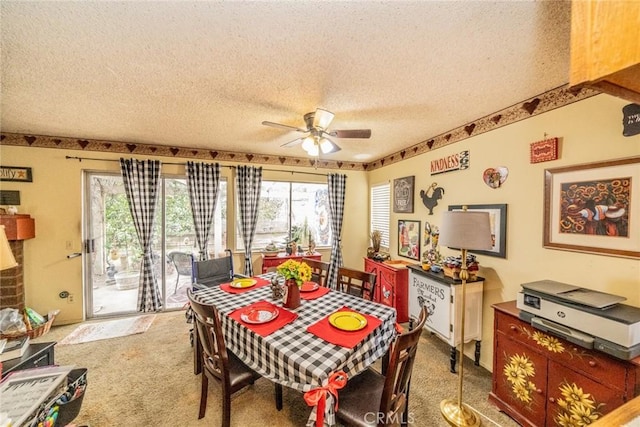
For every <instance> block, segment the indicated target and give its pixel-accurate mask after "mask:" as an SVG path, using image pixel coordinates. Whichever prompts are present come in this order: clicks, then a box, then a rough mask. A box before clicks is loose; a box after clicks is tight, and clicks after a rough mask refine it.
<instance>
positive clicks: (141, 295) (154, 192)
mask: <svg viewBox="0 0 640 427" xmlns="http://www.w3.org/2000/svg"><path fill="white" fill-rule="evenodd" d="M120 169H121V171H122V180H123V181H124V190H125V193H126V195H127V201H128V202H129V210H130V211H131V216H132V217H133V224H134V226H135V228H136V233H137V235H138V240H139V241H140V247H141V248H142V251H143V254H142V265H141V266H140V273H141V274H140V284H139V286H138V311H157V310H159V309H160V308H161V307H162V301H160V289H158V282H157V281H156V277H155V275H154V272H153V255H152V252H151V242H152V236H153V224H154V221H155V215H156V206H157V204H158V195H159V192H160V161H159V160H135V159H122V158H121V159H120Z"/></svg>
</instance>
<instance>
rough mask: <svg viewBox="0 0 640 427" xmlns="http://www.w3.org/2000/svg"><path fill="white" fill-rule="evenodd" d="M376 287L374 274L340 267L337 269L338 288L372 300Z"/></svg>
mask: <svg viewBox="0 0 640 427" xmlns="http://www.w3.org/2000/svg"><path fill="white" fill-rule="evenodd" d="M375 288H376V274H375V273H368V272H366V271H360V270H354V269H351V268H346V267H340V268H339V269H338V290H340V291H342V292H346V293H348V294H351V295H356V296H359V297H360V298H364V299H367V300H369V301H373V297H374V293H375Z"/></svg>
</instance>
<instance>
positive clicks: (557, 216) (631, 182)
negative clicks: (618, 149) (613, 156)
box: [543, 157, 640, 258]
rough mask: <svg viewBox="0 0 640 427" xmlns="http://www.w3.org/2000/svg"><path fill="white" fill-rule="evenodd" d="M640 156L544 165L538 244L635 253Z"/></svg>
mask: <svg viewBox="0 0 640 427" xmlns="http://www.w3.org/2000/svg"><path fill="white" fill-rule="evenodd" d="M639 166H640V157H629V158H625V159H618V160H609V161H604V162H596V163H588V164H582V165H575V166H566V167H561V168H554V169H546V170H545V171H544V173H545V177H544V180H545V181H544V238H543V246H544V247H545V248H549V249H560V250H566V251H574V252H586V253H593V254H601V255H610V256H619V257H626V258H640V167H639Z"/></svg>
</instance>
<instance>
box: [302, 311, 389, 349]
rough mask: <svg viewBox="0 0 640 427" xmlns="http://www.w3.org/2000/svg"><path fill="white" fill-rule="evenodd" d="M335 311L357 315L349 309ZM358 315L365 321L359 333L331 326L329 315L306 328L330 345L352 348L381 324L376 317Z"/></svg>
mask: <svg viewBox="0 0 640 427" xmlns="http://www.w3.org/2000/svg"><path fill="white" fill-rule="evenodd" d="M337 311H353V312H354V313H358V312H357V311H355V310H351V309H350V308H349V307H342V308H341V309H340V310H337ZM331 314H333V313H331ZM359 314H361V315H362V316H364V318H365V319H367V326H365V327H364V328H362V329H360V330H359V331H343V330H341V329H338V328H336V327H334V326H332V325H331V324H330V323H329V316H330V315H329V316H327V317H325V318H324V319H322V320H319V321H318V322H316V323H314V324H313V325H311V326H309V327H308V328H307V331H308V332H311V333H312V334H314V335H315V336H317V337H320V338H322V339H323V340H325V341H328V342H330V343H332V344H337V345H341V346H342V347H347V348H353V347H355V346H356V345H358V343H360V341H362V340H363V339H364V338H365V337H366V336H367V335H369V334H370V333H371V331H373V330H374V329H375V328H377V327H378V326H380V324H381V323H382V320H380V319H378V318H377V317H374V316H371V315H369V314H364V313H359Z"/></svg>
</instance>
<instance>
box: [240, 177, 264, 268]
mask: <svg viewBox="0 0 640 427" xmlns="http://www.w3.org/2000/svg"><path fill="white" fill-rule="evenodd" d="M261 186H262V168H255V167H252V166H238V167H237V168H236V192H237V197H238V208H239V209H238V210H239V212H238V224H239V227H240V232H241V233H242V241H243V242H244V274H245V275H247V276H253V263H252V262H251V244H252V243H253V236H254V235H255V234H256V223H257V222H258V203H259V202H260V187H261Z"/></svg>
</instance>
